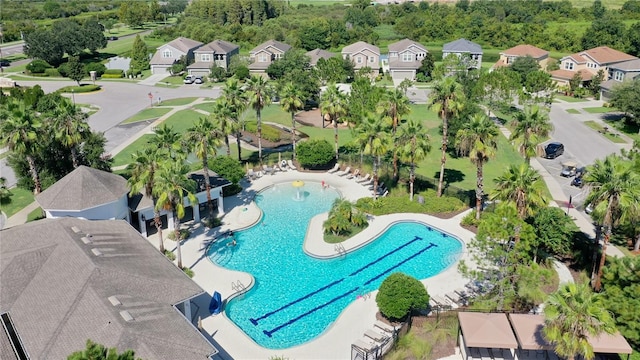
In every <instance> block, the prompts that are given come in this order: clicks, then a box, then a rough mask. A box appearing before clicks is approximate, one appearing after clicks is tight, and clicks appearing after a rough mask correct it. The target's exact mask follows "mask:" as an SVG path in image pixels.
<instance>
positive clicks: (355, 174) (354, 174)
mask: <svg viewBox="0 0 640 360" xmlns="http://www.w3.org/2000/svg"><path fill="white" fill-rule="evenodd" d="M359 175H360V169H356V170H355V171H354V172H352V173H351V174H349V175H347V179H353V178H354V177H357V176H359Z"/></svg>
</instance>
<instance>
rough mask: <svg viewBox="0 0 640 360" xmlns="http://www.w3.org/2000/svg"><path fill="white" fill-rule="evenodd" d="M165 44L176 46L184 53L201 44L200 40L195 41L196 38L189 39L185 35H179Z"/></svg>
mask: <svg viewBox="0 0 640 360" xmlns="http://www.w3.org/2000/svg"><path fill="white" fill-rule="evenodd" d="M167 45H169V46H171V47H173V48H176V49H178V50H180V51H182V52H184V53H188V52H189V50H193V49H196V48H197V47H199V46H202V43H201V42H200V41H196V40H191V39H189V38H186V37H179V38H177V39H175V40H173V41H171V42H169V43H168V44H167Z"/></svg>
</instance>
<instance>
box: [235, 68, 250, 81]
mask: <svg viewBox="0 0 640 360" xmlns="http://www.w3.org/2000/svg"><path fill="white" fill-rule="evenodd" d="M234 75H235V77H237V78H238V79H240V80H242V79H248V78H249V76H250V72H249V68H248V67H246V66H244V65H241V66H238V67H237V68H236V72H235V74H234Z"/></svg>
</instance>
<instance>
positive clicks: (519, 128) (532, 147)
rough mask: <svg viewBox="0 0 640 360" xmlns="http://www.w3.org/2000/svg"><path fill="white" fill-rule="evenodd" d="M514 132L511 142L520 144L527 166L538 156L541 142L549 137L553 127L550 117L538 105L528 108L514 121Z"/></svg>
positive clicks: (519, 149)
mask: <svg viewBox="0 0 640 360" xmlns="http://www.w3.org/2000/svg"><path fill="white" fill-rule="evenodd" d="M512 126H513V132H512V133H511V137H510V138H509V140H511V141H513V142H515V143H517V144H518V151H519V152H520V154H521V155H522V156H524V160H525V162H526V163H527V164H529V162H530V160H531V158H532V157H535V156H536V147H537V146H538V144H539V143H540V140H541V139H542V138H544V137H546V136H548V135H549V133H550V132H551V130H552V128H553V127H552V125H551V123H550V122H549V115H548V114H547V113H546V112H545V111H544V110H542V109H540V107H538V106H537V105H534V106H530V107H529V106H527V107H525V108H524V111H520V112H518V113H517V114H516V116H515V117H514V119H513V121H512Z"/></svg>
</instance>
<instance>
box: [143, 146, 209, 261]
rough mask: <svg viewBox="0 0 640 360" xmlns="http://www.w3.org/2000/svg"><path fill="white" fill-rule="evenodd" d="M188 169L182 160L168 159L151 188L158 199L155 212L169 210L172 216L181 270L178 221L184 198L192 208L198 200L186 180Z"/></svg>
mask: <svg viewBox="0 0 640 360" xmlns="http://www.w3.org/2000/svg"><path fill="white" fill-rule="evenodd" d="M188 173H189V167H188V166H187V165H185V164H183V159H182V158H178V159H169V160H167V161H165V162H163V163H161V165H160V168H159V169H158V172H157V174H156V176H155V183H154V186H153V189H154V192H155V194H156V196H157V198H158V201H157V203H156V209H157V210H163V209H164V210H170V211H171V213H172V215H173V229H174V231H175V236H176V246H177V258H178V267H179V268H180V269H182V251H181V241H182V239H180V219H182V218H183V217H184V213H185V203H184V198H185V197H186V198H187V199H189V202H190V203H191V205H192V206H196V205H197V204H198V199H196V197H195V195H193V192H192V191H193V190H194V188H195V186H194V184H193V181H190V180H189V179H188V178H187V174H188Z"/></svg>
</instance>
